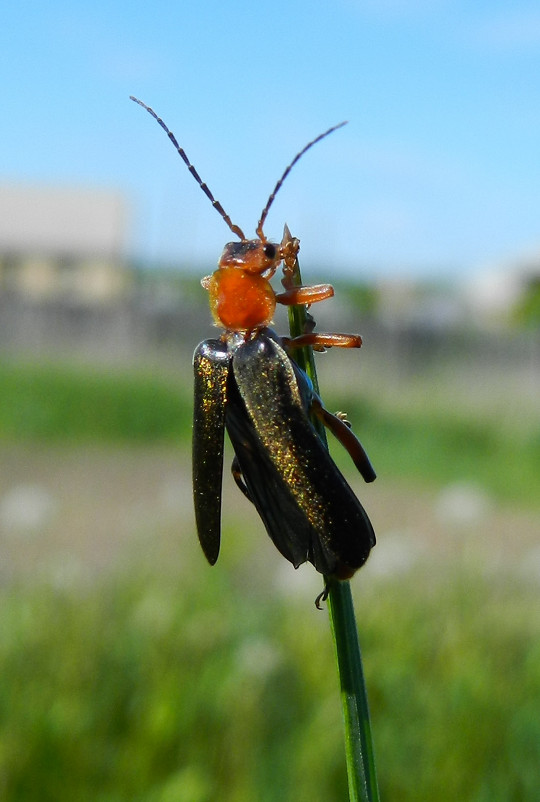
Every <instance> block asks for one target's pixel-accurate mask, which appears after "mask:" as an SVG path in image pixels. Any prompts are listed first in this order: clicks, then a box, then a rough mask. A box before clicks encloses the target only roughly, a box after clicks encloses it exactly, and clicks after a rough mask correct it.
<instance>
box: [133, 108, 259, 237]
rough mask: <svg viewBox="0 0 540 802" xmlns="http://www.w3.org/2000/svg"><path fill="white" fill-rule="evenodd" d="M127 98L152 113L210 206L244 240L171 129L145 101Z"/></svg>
mask: <svg viewBox="0 0 540 802" xmlns="http://www.w3.org/2000/svg"><path fill="white" fill-rule="evenodd" d="M129 99H130V100H133V101H134V102H135V103H138V104H139V106H142V107H143V109H146V111H147V112H148V113H149V114H151V115H152V117H153V118H154V120H156V121H157V122H158V123H159V124H160V125H161V127H162V128H163V130H164V131H165V133H166V134H167V136H168V137H169V139H170V140H171V142H172V143H173V145H174V147H175V148H176V150H177V151H178V153H179V154H180V156H181V157H182V159H183V160H184V162H185V163H186V165H187V168H188V170H189V172H190V173H191V175H192V176H193V178H194V179H195V181H196V182H197V184H198V185H199V186H200V188H201V189H202V191H203V192H204V194H205V195H206V197H207V198H209V199H210V201H211V202H212V206H213V207H214V209H216V210H217V211H218V212H219V214H220V215H221V216H222V217H223V219H224V220H225V222H226V223H227V225H228V226H229V228H230V229H231V231H232V232H233V234H236V236H237V237H240V239H241V240H243V241H245V240H246V237H245V234H244V232H243V231H242V229H241V228H239V227H238V226H235V224H234V223H233V222H232V220H231V218H230V217H229V215H228V214H227V212H226V211H225V209H224V208H223V206H222V205H221V203H220V202H219V201H217V200H216V199H215V198H214V196H213V195H212V193H211V192H210V190H209V189H208V187H207V186H206V184H205V183H203V181H201V178H200V176H199V173H198V172H197V170H196V169H195V167H194V166H193V165H192V164H191V162H190V160H189V159H188V157H187V156H186V152H185V150H184V148H181V147H180V145H179V144H178V142H177V141H176V137H175V135H174V134H173V132H172V131H169V129H168V128H167V126H166V125H165V123H164V122H163V120H162V119H161V117H158V116H157V114H156V112H155V111H154V109H151V108H150V106H147V105H146V103H143V102H142V100H139V99H138V98H136V97H133V95H130V96H129Z"/></svg>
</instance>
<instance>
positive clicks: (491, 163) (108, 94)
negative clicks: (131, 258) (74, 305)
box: [0, 0, 540, 278]
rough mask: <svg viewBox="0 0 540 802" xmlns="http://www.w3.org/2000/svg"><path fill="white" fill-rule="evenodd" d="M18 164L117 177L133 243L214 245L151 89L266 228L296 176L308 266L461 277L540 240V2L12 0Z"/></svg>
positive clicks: (12, 169) (173, 252)
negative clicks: (84, 0) (274, 192)
mask: <svg viewBox="0 0 540 802" xmlns="http://www.w3.org/2000/svg"><path fill="white" fill-rule="evenodd" d="M2 17H3V19H2V32H1V34H0V37H1V39H0V41H1V47H0V60H1V61H0V66H1V72H2V90H3V91H2V119H1V125H0V181H3V180H9V181H13V180H16V181H18V180H21V181H30V182H39V183H51V182H52V183H55V184H59V183H60V184H62V183H67V184H80V185H88V184H90V185H92V186H99V187H102V186H105V187H112V188H119V189H121V190H123V191H124V192H125V193H126V195H127V196H128V198H129V200H130V203H131V210H132V226H131V228H130V232H129V241H128V246H129V251H130V253H132V254H135V255H137V256H140V257H142V258H144V259H180V260H182V261H184V262H185V261H187V262H188V263H190V264H191V263H192V264H194V265H198V264H200V263H201V262H202V261H204V262H206V263H208V266H209V267H208V269H211V268H212V267H213V265H214V264H215V262H216V260H217V258H218V256H219V253H220V252H221V248H222V246H223V244H224V242H225V241H227V240H228V239H231V236H230V233H229V232H228V229H227V228H226V226H225V225H224V223H223V221H222V220H220V218H219V216H218V215H217V214H216V212H215V211H214V210H213V209H212V208H211V205H210V203H209V202H208V200H207V199H206V198H205V196H204V195H203V194H202V192H201V191H200V189H199V188H198V187H197V185H196V184H195V182H194V181H193V179H192V178H191V177H190V175H189V174H188V172H187V170H186V168H185V167H184V165H183V163H182V162H181V160H180V158H179V157H178V156H177V155H176V154H175V152H174V150H173V148H172V146H171V145H170V143H169V142H168V141H167V138H166V137H165V135H164V134H163V132H162V131H161V129H160V128H159V127H158V126H157V124H156V123H155V122H154V121H153V120H152V119H151V118H150V117H149V116H148V115H147V114H146V113H145V112H144V111H143V110H142V109H141V108H139V107H138V106H136V105H135V104H134V103H131V102H130V101H129V100H128V96H129V95H130V94H134V95H137V96H138V97H140V98H142V99H143V100H144V101H145V102H147V103H148V104H149V105H151V106H153V107H154V108H155V109H156V110H157V112H158V113H159V114H160V116H162V117H163V118H164V119H165V121H166V122H167V124H168V125H169V127H170V128H171V129H172V130H173V131H174V133H175V134H176V136H177V138H178V140H179V142H180V143H181V144H182V146H183V147H184V148H185V150H186V151H187V153H188V155H189V157H190V159H191V160H192V162H193V163H194V164H195V165H196V167H197V169H198V171H199V173H200V174H201V176H202V178H203V180H205V181H206V182H207V183H208V185H209V186H210V188H211V189H212V191H213V192H214V195H215V196H216V197H217V198H218V199H219V200H220V201H221V202H222V204H223V206H224V207H225V209H226V210H227V212H228V213H229V215H230V216H231V217H232V219H233V221H234V222H235V223H237V224H238V225H239V226H240V227H241V228H243V229H244V230H245V231H246V233H248V234H249V235H251V232H253V231H254V229H255V226H256V223H257V220H258V217H259V214H260V212H261V209H262V207H263V206H264V204H265V202H266V199H267V197H268V195H269V193H270V191H271V189H272V188H273V186H274V184H275V182H276V180H277V178H278V177H279V176H280V174H281V172H282V170H283V169H284V168H285V166H286V165H287V163H288V162H289V161H290V160H291V159H292V157H293V156H294V155H295V153H296V152H297V151H298V150H300V149H301V148H302V147H303V145H304V144H305V143H306V142H308V141H309V140H310V139H312V138H313V137H314V136H316V135H317V134H319V133H320V132H321V131H324V130H325V129H326V128H328V127H329V126H330V125H333V124H335V123H337V122H340V121H341V120H343V119H347V120H349V125H347V126H346V127H345V128H343V129H342V130H340V131H338V132H336V133H335V134H333V135H332V136H331V137H329V138H328V139H327V140H325V141H324V142H323V143H321V144H320V145H317V146H316V147H315V148H314V149H313V150H311V151H310V152H309V153H308V154H307V155H306V156H305V157H304V159H303V160H302V161H301V162H300V163H299V164H298V165H297V167H296V168H295V169H294V171H293V172H292V173H291V175H290V177H289V179H288V181H287V182H286V184H285V185H284V187H283V189H282V190H281V192H280V194H279V195H278V197H277V199H276V202H275V204H274V207H273V209H272V211H271V213H270V215H269V219H268V221H267V225H266V233H267V235H268V236H269V237H272V238H280V236H281V231H282V227H283V223H284V222H287V223H288V224H289V226H290V228H291V230H292V232H293V233H294V234H295V235H296V236H298V237H300V239H301V243H302V264H303V266H304V271H306V269H307V266H308V264H309V262H310V261H311V262H313V263H316V264H318V265H328V273H329V278H330V277H331V275H332V272H333V271H337V270H343V269H346V270H347V271H348V272H349V274H350V275H357V276H359V277H362V278H372V277H378V276H384V275H388V274H396V273H398V274H403V273H413V274H420V275H423V276H433V277H438V276H449V275H452V272H453V271H455V273H456V274H459V275H460V276H462V275H466V274H467V273H468V272H470V271H472V270H476V269H479V268H481V267H482V266H484V265H486V264H489V263H493V262H496V261H498V260H500V259H506V258H511V257H513V256H514V255H520V254H522V253H526V252H531V251H534V250H535V249H538V250H539V251H540V6H539V5H538V2H537V0H533V1H532V2H520V1H519V0H517V2H512V3H510V2H496V0H495V1H493V0H491V1H490V2H487V1H486V2H484V1H483V0H477V2H475V3H474V4H473V3H465V2H459V0H457V1H456V0H453V1H452V2H450V1H449V2H445V1H444V0H379V2H377V1H376V0H365V2H363V1H362V0H333V1H332V2H325V3H323V2H317V0H311V2H307V1H304V0H289V1H288V2H282V1H281V0H278V1H277V2H272V1H271V0H268V2H265V3H253V2H245V0H243V1H242V0H240V1H239V2H226V0H220V2H214V1H212V2H206V3H205V2H203V0H199V2H193V1H192V0H184V2H182V1H181V0H180V1H177V2H175V3H173V2H167V1H166V0H154V2H153V3H151V4H150V3H148V4H136V3H133V4H130V3H128V2H126V1H125V0H107V2H103V0H94V2H93V3H92V4H78V3H63V2H59V1H58V0H50V1H49V2H48V3H46V4H45V3H41V2H36V1H35V0H34V1H32V0H31V1H30V2H27V1H25V0H21V2H20V3H18V4H15V3H9V4H7V6H6V7H5V8H4V10H3V14H2Z"/></svg>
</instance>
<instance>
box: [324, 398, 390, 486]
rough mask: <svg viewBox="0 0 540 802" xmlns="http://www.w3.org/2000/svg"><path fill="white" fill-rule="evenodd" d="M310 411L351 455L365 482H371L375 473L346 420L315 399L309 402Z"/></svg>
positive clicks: (374, 477) (375, 475)
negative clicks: (333, 413)
mask: <svg viewBox="0 0 540 802" xmlns="http://www.w3.org/2000/svg"><path fill="white" fill-rule="evenodd" d="M311 411H312V412H313V413H314V414H315V415H316V416H317V417H318V418H319V419H320V420H321V421H322V422H323V423H324V425H325V426H326V427H327V428H328V429H330V431H331V432H332V434H333V435H334V436H335V437H337V439H338V440H339V442H340V443H341V444H342V446H343V447H344V448H346V449H347V451H348V452H349V454H350V455H351V459H352V461H353V462H354V464H355V465H356V467H357V468H358V470H359V472H360V474H361V475H362V477H363V479H364V481H365V482H373V481H374V480H375V479H376V477H377V474H376V473H375V471H374V469H373V466H372V464H371V462H370V460H369V457H368V455H367V454H366V452H365V450H364V447H363V445H362V443H361V442H360V440H359V439H358V438H357V436H356V435H355V434H354V432H353V430H352V429H351V427H350V425H349V424H348V422H346V421H345V420H343V418H341V417H339V416H338V415H332V413H331V412H328V410H327V409H325V408H324V407H323V405H322V403H321V402H320V401H319V400H318V399H317V398H315V397H314V398H313V400H312V402H311Z"/></svg>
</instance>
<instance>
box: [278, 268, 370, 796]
mask: <svg viewBox="0 0 540 802" xmlns="http://www.w3.org/2000/svg"><path fill="white" fill-rule="evenodd" d="M293 282H294V284H295V285H297V286H298V285H300V284H301V283H302V278H301V275H300V266H299V264H298V260H296V265H295V269H294V275H293ZM305 323H306V308H305V307H304V306H291V307H289V330H290V333H291V337H296V336H298V335H300V334H302V333H303V332H304V326H305ZM295 360H296V362H297V363H298V364H299V366H300V367H301V368H302V370H304V371H305V372H306V373H307V375H308V376H309V378H310V379H311V381H312V383H313V387H314V389H315V392H317V393H318V392H319V386H318V381H317V373H316V368H315V360H314V358H313V349H312V348H301V349H298V351H297V352H295ZM314 424H315V426H316V428H317V430H318V432H319V435H320V437H321V439H322V440H323V442H324V444H325V445H326V446H327V447H328V443H327V441H326V433H325V431H324V426H323V425H322V424H321V423H320V422H319V421H317V420H315V421H314ZM325 588H326V589H327V591H328V612H329V615H330V625H331V628H332V635H333V638H334V644H335V650H336V660H337V669H338V676H339V683H340V691H341V702H342V708H343V719H344V725H345V758H346V764H347V779H348V784H349V799H350V802H378V800H379V790H378V785H377V772H376V769H375V760H374V752H373V740H372V737H371V724H370V718H369V709H368V702H367V692H366V686H365V681H364V672H363V668H362V657H361V653H360V643H359V640H358V628H357V625H356V618H355V614H354V605H353V601H352V594H351V587H350V584H349V582H339V581H337V580H333V579H331V578H329V577H325Z"/></svg>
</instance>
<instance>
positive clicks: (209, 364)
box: [193, 328, 375, 579]
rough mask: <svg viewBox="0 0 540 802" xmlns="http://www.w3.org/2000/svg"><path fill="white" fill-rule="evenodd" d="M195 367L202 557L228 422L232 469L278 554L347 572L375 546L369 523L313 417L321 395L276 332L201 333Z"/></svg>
mask: <svg viewBox="0 0 540 802" xmlns="http://www.w3.org/2000/svg"><path fill="white" fill-rule="evenodd" d="M194 371H195V409H194V421H193V487H194V499H195V515H196V522H197V531H198V535H199V540H200V542H201V546H202V548H203V551H204V553H205V555H206V557H207V559H208V561H209V562H210V563H211V564H214V563H215V562H216V560H217V557H218V553H219V544H220V531H221V522H220V518H221V483H222V470H223V443H224V430H225V429H226V430H227V433H228V435H229V438H230V441H231V443H232V446H233V449H234V453H235V460H234V463H233V474H234V475H235V478H236V480H237V482H238V484H239V486H240V488H241V489H242V490H243V492H244V493H245V494H246V495H247V497H248V498H249V499H250V501H252V502H253V504H254V505H255V507H256V509H257V512H258V513H259V515H260V517H261V519H262V521H263V523H264V525H265V527H266V530H267V532H268V534H269V535H270V537H271V538H272V540H273V542H274V544H275V545H276V547H277V548H278V549H279V551H280V552H281V554H283V556H284V557H286V558H287V560H289V561H290V562H291V563H292V564H293V565H294V566H295V567H298V566H299V565H301V564H302V563H304V562H306V561H309V562H311V563H312V564H313V565H314V566H315V568H316V569H317V571H320V573H322V574H324V575H326V576H333V577H336V578H338V579H348V578H349V577H351V576H352V575H353V574H354V572H355V571H356V570H357V569H358V568H360V566H362V565H363V564H364V562H365V561H366V559H367V557H368V555H369V552H370V550H371V548H372V547H373V546H374V545H375V534H374V531H373V527H372V525H371V522H370V520H369V518H368V516H367V514H366V512H365V510H364V508H363V507H362V505H361V504H360V502H359V501H358V499H357V498H356V495H355V494H354V492H353V491H352V489H351V487H350V486H349V484H348V483H347V481H346V480H345V478H344V476H343V475H342V473H341V472H340V471H339V469H338V468H337V466H336V465H335V463H334V462H333V460H332V458H331V457H330V455H329V453H328V451H327V449H326V448H325V446H324V445H323V443H322V442H321V440H320V438H319V436H318V434H317V432H316V430H315V428H314V426H313V424H312V422H311V420H310V418H309V412H310V410H311V408H312V406H313V405H314V404H317V405H318V406H322V405H321V402H320V399H319V398H318V396H316V394H315V393H314V391H313V389H312V387H311V383H310V381H309V379H308V378H307V376H306V374H305V373H303V371H301V370H300V369H299V368H298V367H297V366H296V365H295V364H294V362H293V361H292V360H291V359H290V357H289V356H288V354H287V353H286V351H285V349H284V348H283V347H282V344H281V341H280V338H279V337H278V336H277V335H276V334H275V332H273V331H272V330H271V329H269V328H264V329H261V330H258V331H257V332H255V333H254V334H253V336H252V337H250V338H247V339H244V338H237V340H236V341H234V343H233V344H232V345H231V342H229V343H227V342H225V341H223V340H221V339H215V340H206V341H204V342H202V343H201V344H200V345H199V346H198V347H197V349H196V351H195V355H194ZM324 414H325V417H326V416H329V417H334V418H335V416H330V413H328V412H327V411H326V410H324ZM335 421H337V426H338V427H339V425H340V424H342V425H343V427H344V428H345V429H347V432H348V434H349V437H354V436H353V435H352V433H351V432H350V429H348V427H347V426H346V425H345V424H343V423H342V421H340V419H339V418H335ZM355 440H356V439H355ZM356 443H358V441H356ZM358 449H360V452H359V453H360V454H361V455H363V456H361V457H360V458H359V459H357V460H356V462H357V464H358V466H359V468H360V470H361V472H362V474H363V476H364V479H365V480H366V481H372V480H373V479H374V478H375V473H374V471H373V468H372V467H371V464H370V462H369V460H368V459H367V457H366V456H365V452H364V451H363V449H361V446H360V445H359V443H358Z"/></svg>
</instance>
